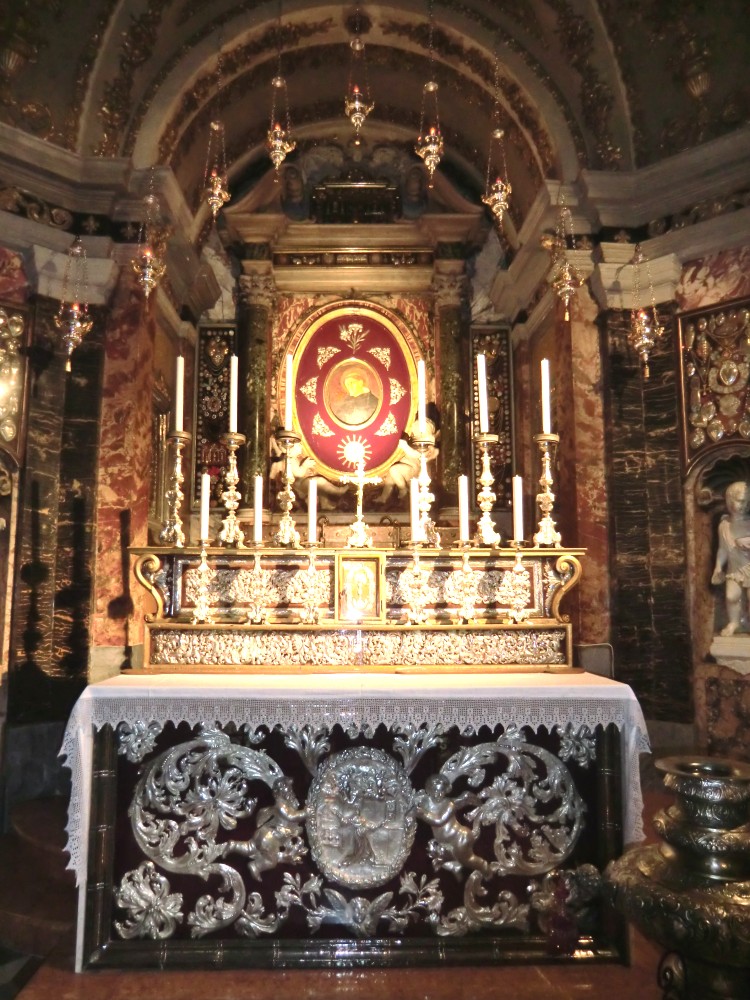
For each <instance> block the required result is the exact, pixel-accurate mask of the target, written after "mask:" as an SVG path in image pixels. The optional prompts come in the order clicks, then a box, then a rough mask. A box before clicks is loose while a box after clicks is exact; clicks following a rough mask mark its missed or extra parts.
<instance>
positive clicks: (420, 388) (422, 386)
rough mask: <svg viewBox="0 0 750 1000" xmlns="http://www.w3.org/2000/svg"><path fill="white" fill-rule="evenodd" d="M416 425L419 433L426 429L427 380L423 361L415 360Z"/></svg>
mask: <svg viewBox="0 0 750 1000" xmlns="http://www.w3.org/2000/svg"><path fill="white" fill-rule="evenodd" d="M417 425H418V427H419V431H420V433H422V434H424V432H425V431H426V430H427V380H426V376H425V367H424V361H423V360H422V359H421V358H420V359H419V361H417Z"/></svg>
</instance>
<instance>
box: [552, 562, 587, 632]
mask: <svg viewBox="0 0 750 1000" xmlns="http://www.w3.org/2000/svg"><path fill="white" fill-rule="evenodd" d="M555 571H556V572H557V573H559V575H560V580H561V583H560V586H559V587H558V588H557V589H556V590H555V593H554V596H553V598H552V604H551V605H550V611H551V613H552V617H553V618H554V619H555V620H556V621H558V622H569V621H570V615H561V614H560V601H561V600H562V599H563V597H565V595H566V594H567V593H568V591H569V590H572V589H573V587H575V585H576V584H577V583H578V581H579V580H580V579H581V573H582V571H583V570H582V567H581V564H580V562H579V561H578V559H576V557H575V556H572V555H561V556H560V557H559V559H558V560H557V562H556V563H555ZM568 574H570V575H569V576H568Z"/></svg>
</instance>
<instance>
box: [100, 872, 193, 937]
mask: <svg viewBox="0 0 750 1000" xmlns="http://www.w3.org/2000/svg"><path fill="white" fill-rule="evenodd" d="M115 904H116V905H117V906H119V907H120V908H121V909H123V910H126V911H127V914H128V918H127V920H123V921H118V920H116V921H115V929H116V930H117V933H118V934H119V935H120V937H122V938H125V939H126V940H127V939H130V938H137V937H140V938H145V937H148V938H153V939H154V940H163V939H164V938H168V937H171V936H172V934H173V933H174V931H175V928H176V926H177V924H178V923H181V922H182V916H183V915H182V893H179V892H170V891H169V882H168V881H167V879H166V878H165V877H164V876H163V875H162V874H161V873H160V872H158V871H157V870H156V868H155V867H154V865H153V863H152V862H151V861H144V862H143V863H142V864H140V865H139V866H138V867H137V868H136V869H135V871H130V872H126V873H125V874H124V875H123V877H122V881H121V882H120V885H119V888H118V889H117V891H116V892H115Z"/></svg>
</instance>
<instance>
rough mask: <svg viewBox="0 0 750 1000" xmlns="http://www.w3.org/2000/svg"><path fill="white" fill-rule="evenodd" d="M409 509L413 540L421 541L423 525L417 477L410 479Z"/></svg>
mask: <svg viewBox="0 0 750 1000" xmlns="http://www.w3.org/2000/svg"><path fill="white" fill-rule="evenodd" d="M409 511H410V513H411V540H412V541H413V542H421V541H422V525H421V523H420V520H419V483H418V482H417V480H416V477H415V478H414V479H410V480H409Z"/></svg>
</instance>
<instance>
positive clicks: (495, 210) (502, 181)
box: [482, 53, 513, 226]
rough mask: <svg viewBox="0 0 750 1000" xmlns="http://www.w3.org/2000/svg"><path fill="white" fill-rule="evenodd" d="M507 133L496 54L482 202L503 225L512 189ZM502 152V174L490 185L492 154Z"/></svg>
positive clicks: (499, 223) (498, 222)
mask: <svg viewBox="0 0 750 1000" xmlns="http://www.w3.org/2000/svg"><path fill="white" fill-rule="evenodd" d="M504 139H505V132H504V130H503V129H502V128H501V126H500V63H499V60H498V56H497V53H495V103H494V107H493V110H492V131H491V132H490V143H489V150H488V152H487V175H486V178H485V185H484V196H483V198H482V201H483V202H484V204H485V205H487V207H488V208H489V210H490V211H491V212H492V215H493V216H494V218H495V221H496V222H497V224H498V225H499V226H501V225H502V222H503V216H504V214H505V213H506V212H507V211H508V206H509V204H510V195H511V192H512V190H513V189H512V188H511V186H510V181H509V180H508V166H507V164H506V162H505V142H504ZM496 147H497V148H499V151H500V166H501V167H502V173H501V174H498V175H497V176H496V178H495V180H494V181H493V182H492V184H490V176H491V173H492V159H493V157H492V154H493V152H494V150H495V148H496Z"/></svg>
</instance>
